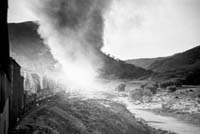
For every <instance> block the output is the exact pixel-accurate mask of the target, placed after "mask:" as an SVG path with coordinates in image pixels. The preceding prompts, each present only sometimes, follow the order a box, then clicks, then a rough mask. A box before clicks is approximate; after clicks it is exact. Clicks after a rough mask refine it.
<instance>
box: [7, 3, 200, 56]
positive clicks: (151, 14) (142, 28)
mask: <svg viewBox="0 0 200 134" xmlns="http://www.w3.org/2000/svg"><path fill="white" fill-rule="evenodd" d="M24 1H28V0H10V1H9V7H10V8H9V19H8V20H9V22H22V21H30V20H36V18H35V17H34V16H33V15H32V14H31V12H30V11H29V10H28V9H27V8H26V6H25V4H24ZM104 43H105V45H104V48H103V51H105V52H106V53H110V54H111V55H114V56H115V57H117V58H120V59H123V60H125V59H132V58H150V57H161V56H168V55H171V54H174V53H177V52H181V51H185V50H187V49H190V48H192V47H194V46H197V45H200V0H114V2H113V4H112V5H111V7H110V9H109V10H108V11H107V13H106V15H105V29H104Z"/></svg>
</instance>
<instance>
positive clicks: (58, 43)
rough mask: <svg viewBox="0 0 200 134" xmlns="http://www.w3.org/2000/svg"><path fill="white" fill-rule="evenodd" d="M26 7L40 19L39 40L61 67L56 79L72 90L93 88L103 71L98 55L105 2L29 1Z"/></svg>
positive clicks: (98, 0)
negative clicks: (40, 38) (100, 72)
mask: <svg viewBox="0 0 200 134" xmlns="http://www.w3.org/2000/svg"><path fill="white" fill-rule="evenodd" d="M29 5H30V7H31V9H32V11H33V13H34V14H35V16H37V18H38V19H39V30H38V31H39V33H40V35H41V37H42V38H43V39H44V40H45V44H46V45H48V47H49V48H50V51H51V53H52V55H53V56H54V58H55V59H56V60H57V61H58V62H59V63H60V65H61V67H60V71H59V74H58V75H59V77H60V78H62V80H63V82H64V83H65V84H66V85H67V86H70V87H72V88H79V87H83V88H85V87H89V86H91V85H93V84H94V83H95V78H96V77H97V76H98V70H99V69H100V68H101V67H102V61H101V58H100V57H99V56H98V53H99V52H100V51H101V48H102V46H103V40H102V37H103V35H102V34H103V27H104V24H103V21H104V20H103V14H104V11H105V9H106V7H107V5H109V2H108V0H42V1H40V0H31V2H29ZM55 77H57V76H55Z"/></svg>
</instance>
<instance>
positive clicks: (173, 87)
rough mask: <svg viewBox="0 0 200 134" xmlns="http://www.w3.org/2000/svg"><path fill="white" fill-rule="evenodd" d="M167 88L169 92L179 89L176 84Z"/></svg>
mask: <svg viewBox="0 0 200 134" xmlns="http://www.w3.org/2000/svg"><path fill="white" fill-rule="evenodd" d="M167 90H168V92H175V91H176V90H177V87H176V86H174V85H173V86H168V87H167Z"/></svg>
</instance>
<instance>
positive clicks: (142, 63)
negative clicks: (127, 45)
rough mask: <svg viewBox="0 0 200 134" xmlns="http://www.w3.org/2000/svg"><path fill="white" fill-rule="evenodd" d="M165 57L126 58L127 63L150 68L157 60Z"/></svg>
mask: <svg viewBox="0 0 200 134" xmlns="http://www.w3.org/2000/svg"><path fill="white" fill-rule="evenodd" d="M162 59H164V58H163V57H162V58H141V59H130V60H126V62H127V63H129V64H132V65H135V66H138V67H142V68H145V69H149V66H150V65H151V64H152V63H154V62H156V61H160V60H162Z"/></svg>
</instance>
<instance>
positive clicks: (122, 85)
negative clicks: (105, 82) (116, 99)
mask: <svg viewBox="0 0 200 134" xmlns="http://www.w3.org/2000/svg"><path fill="white" fill-rule="evenodd" d="M116 90H117V91H119V92H124V91H125V90H126V85H125V84H120V85H118V86H117V88H116Z"/></svg>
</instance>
